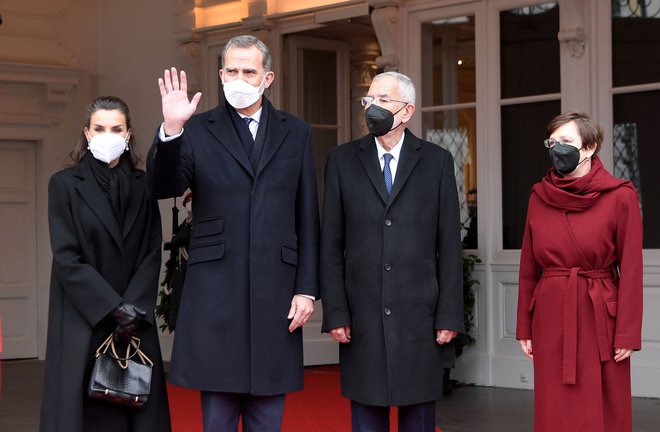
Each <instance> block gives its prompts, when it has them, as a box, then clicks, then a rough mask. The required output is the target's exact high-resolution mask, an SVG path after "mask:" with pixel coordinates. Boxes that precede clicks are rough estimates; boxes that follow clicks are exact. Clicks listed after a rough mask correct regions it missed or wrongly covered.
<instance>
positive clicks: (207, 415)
mask: <svg viewBox="0 0 660 432" xmlns="http://www.w3.org/2000/svg"><path fill="white" fill-rule="evenodd" d="M201 396H202V415H203V417H204V432H232V431H237V430H238V419H239V417H242V418H243V431H244V432H279V431H280V429H281V427H282V417H283V416H284V395H283V394H281V395H274V396H254V395H250V394H241V393H222V392H206V391H202V392H201Z"/></svg>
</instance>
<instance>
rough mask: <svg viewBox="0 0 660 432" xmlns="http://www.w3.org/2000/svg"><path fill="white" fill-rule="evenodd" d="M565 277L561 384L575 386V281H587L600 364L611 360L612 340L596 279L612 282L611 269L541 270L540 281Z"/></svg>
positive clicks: (576, 311) (576, 320) (576, 323)
mask: <svg viewBox="0 0 660 432" xmlns="http://www.w3.org/2000/svg"><path fill="white" fill-rule="evenodd" d="M557 276H568V286H567V287H566V289H565V290H564V317H563V322H562V327H563V329H562V331H563V347H562V383H564V384H575V375H576V370H577V325H578V310H577V309H578V308H577V305H578V278H580V277H582V278H585V279H587V292H588V293H589V297H590V298H591V303H592V305H593V308H594V319H595V324H596V334H597V339H598V351H599V354H600V360H601V361H607V360H608V359H609V358H610V351H611V350H610V347H611V345H612V341H611V336H610V335H609V334H608V331H607V309H606V306H605V300H604V299H603V293H602V287H601V285H600V284H597V283H595V280H596V279H614V278H615V277H616V272H615V271H614V269H613V268H604V269H598V270H583V269H581V268H580V267H573V268H561V267H552V268H545V269H543V277H557Z"/></svg>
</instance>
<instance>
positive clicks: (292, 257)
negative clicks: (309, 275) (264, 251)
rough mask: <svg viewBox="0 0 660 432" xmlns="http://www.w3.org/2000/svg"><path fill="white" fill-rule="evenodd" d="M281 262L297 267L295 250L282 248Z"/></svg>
mask: <svg viewBox="0 0 660 432" xmlns="http://www.w3.org/2000/svg"><path fill="white" fill-rule="evenodd" d="M282 262H285V263H287V264H291V265H294V266H297V265H298V251H297V250H296V249H295V248H292V247H289V246H282Z"/></svg>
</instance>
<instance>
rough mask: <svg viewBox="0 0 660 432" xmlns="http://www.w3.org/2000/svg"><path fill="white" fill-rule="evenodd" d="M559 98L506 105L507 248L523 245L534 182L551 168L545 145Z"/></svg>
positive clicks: (504, 231) (504, 192) (504, 234)
mask: <svg viewBox="0 0 660 432" xmlns="http://www.w3.org/2000/svg"><path fill="white" fill-rule="evenodd" d="M560 110H561V103H560V102H559V101H549V102H538V103H530V104H524V105H512V106H505V107H502V238H503V245H502V246H503V248H504V249H520V247H521V246H522V238H523V233H524V231H525V219H526V217H527V202H528V200H529V194H530V191H531V189H532V185H534V183H537V182H539V181H540V180H541V179H542V178H543V176H544V175H545V173H546V172H547V170H548V169H549V168H550V165H551V163H550V159H549V157H548V150H547V149H546V148H545V147H543V140H544V139H545V138H546V136H545V130H546V126H547V124H548V122H550V120H552V118H553V117H554V116H556V115H557V114H559V113H560V112H561V111H560Z"/></svg>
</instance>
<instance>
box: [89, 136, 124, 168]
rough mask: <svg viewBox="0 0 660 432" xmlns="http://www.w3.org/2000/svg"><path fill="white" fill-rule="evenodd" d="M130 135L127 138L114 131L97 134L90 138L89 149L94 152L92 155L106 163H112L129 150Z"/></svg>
mask: <svg viewBox="0 0 660 432" xmlns="http://www.w3.org/2000/svg"><path fill="white" fill-rule="evenodd" d="M127 138H128V135H127V136H126V138H124V137H123V136H121V135H119V134H114V133H100V134H96V135H94V136H93V137H92V139H91V140H89V144H88V146H87V150H89V151H91V152H92V155H93V156H94V157H95V158H96V159H98V160H100V161H102V162H105V163H110V162H112V161H113V160H115V159H117V158H119V156H121V155H122V153H124V150H128V140H127Z"/></svg>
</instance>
